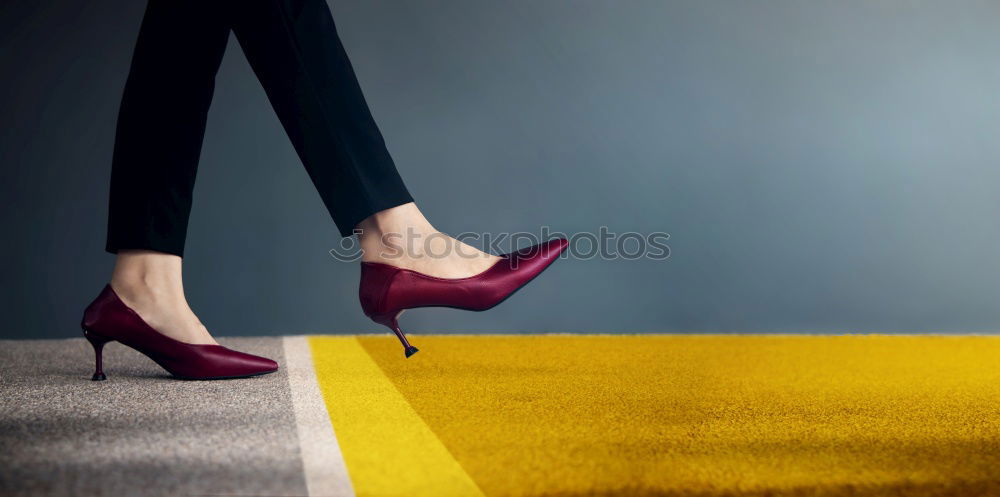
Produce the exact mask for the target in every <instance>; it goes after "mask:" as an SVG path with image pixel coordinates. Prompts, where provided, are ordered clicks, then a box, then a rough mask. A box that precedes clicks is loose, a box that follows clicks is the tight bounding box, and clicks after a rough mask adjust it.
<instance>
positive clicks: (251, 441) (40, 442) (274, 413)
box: [0, 338, 306, 496]
mask: <svg viewBox="0 0 1000 497" xmlns="http://www.w3.org/2000/svg"><path fill="white" fill-rule="evenodd" d="M220 342H221V343H222V344H223V345H226V346H230V347H232V348H235V349H238V350H243V351H246V352H249V353H253V354H259V355H263V356H266V357H270V358H273V359H275V360H276V361H278V362H279V363H282V364H283V353H282V342H281V339H279V338H254V339H250V338H230V339H221V340H220ZM104 361H105V362H104V364H105V366H104V371H105V373H107V375H108V380H107V381H103V382H92V381H90V375H91V373H92V372H93V352H92V350H91V348H90V345H89V344H87V343H86V342H85V341H84V340H83V339H82V338H80V339H69V340H34V341H0V398H2V404H0V495H4V496H8V495H10V496H19V495H32V496H48V495H59V496H62V495H66V496H70V495H72V496H79V495H94V496H97V495H114V496H132V495H137V496H139V495H156V496H164V495H259V496H263V495H282V496H287V495H304V494H305V493H306V488H305V481H304V478H303V472H302V462H301V459H300V456H299V447H298V438H297V434H296V428H295V420H294V414H293V411H292V405H291V400H290V392H289V386H288V378H287V376H286V374H285V371H284V370H283V369H282V370H279V371H278V372H276V373H273V374H269V375H265V376H260V377H256V378H250V379H241V380H220V381H178V380H174V379H171V378H170V377H169V376H167V374H166V372H165V371H163V370H162V369H160V367H159V366H157V365H156V364H155V363H153V362H152V361H150V360H149V359H147V358H146V357H145V356H142V355H140V354H139V353H137V352H135V351H133V350H132V349H129V348H127V347H125V346H123V345H121V344H118V343H111V344H108V346H107V347H105V352H104Z"/></svg>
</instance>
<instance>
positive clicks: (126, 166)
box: [107, 0, 412, 255]
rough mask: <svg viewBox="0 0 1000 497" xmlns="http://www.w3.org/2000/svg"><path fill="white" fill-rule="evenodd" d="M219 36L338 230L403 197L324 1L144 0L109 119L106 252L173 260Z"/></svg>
mask: <svg viewBox="0 0 1000 497" xmlns="http://www.w3.org/2000/svg"><path fill="white" fill-rule="evenodd" d="M230 30H232V31H233V32H235V33H236V37H237V39H238V40H239V42H240V46H242V47H243V51H244V52H245V53H246V57H247V60H249V61H250V65H251V66H252V67H253V70H254V72H255V73H256V75H257V78H258V79H259V80H260V82H261V84H262V85H263V86H264V90H265V91H266V92H267V96H268V99H269V100H270V101H271V105H272V106H273V107H274V110H275V112H277V114H278V117H279V119H280V120H281V123H282V125H283V126H284V128H285V131H286V132H287V133H288V136H289V137H290V138H291V140H292V144H293V145H294V146H295V150H296V151H297V152H298V154H299V157H300V158H301V160H302V162H303V163H304V164H305V166H306V169H307V170H308V172H309V176H310V177H311V178H312V181H313V184H315V186H316V188H317V189H318V190H319V193H320V196H321V197H322V199H323V202H324V203H325V204H326V206H327V209H329V211H330V214H331V215H332V216H333V220H334V222H336V224H337V227H338V228H339V229H340V233H341V234H342V235H344V236H349V235H350V234H351V231H352V229H353V228H354V227H355V225H357V224H358V222H360V221H361V220H363V219H364V218H366V217H368V216H369V215H371V214H373V213H375V212H378V211H381V210H384V209H388V208H390V207H394V206H397V205H400V204H404V203H407V202H410V201H412V197H410V194H409V193H408V192H407V190H406V186H405V185H404V184H403V181H402V179H401V178H400V177H399V173H398V172H397V171H396V167H395V165H394V164H393V161H392V158H391V157H390V156H389V152H388V151H387V150H386V148H385V143H384V141H383V140H382V134H381V133H380V132H379V130H378V127H377V126H376V124H375V121H374V120H373V119H372V116H371V113H370V112H369V110H368V104H367V103H366V102H365V99H364V96H363V95H362V93H361V88H360V87H359V86H358V81H357V78H356V77H355V75H354V70H353V68H352V67H351V63H350V61H349V60H348V58H347V54H346V53H345V52H344V47H343V46H342V45H341V43H340V39H339V37H338V36H337V31H336V28H335V27H334V24H333V17H332V16H331V15H330V10H329V7H328V6H327V4H326V2H325V0H150V1H149V5H148V6H147V8H146V14H145V17H144V19H143V21H142V28H141V30H140V32H139V40H138V42H137V44H136V47H135V54H134V55H133V58H132V68H131V71H130V72H129V76H128V82H127V83H126V85H125V93H124V96H123V97H122V104H121V110H120V112H119V116H118V129H117V135H116V139H115V150H114V159H113V164H112V173H111V205H110V212H109V216H108V240H107V250H108V251H109V252H113V253H114V252H117V251H118V250H120V249H150V250H156V251H160V252H167V253H171V254H176V255H183V251H184V240H185V236H186V232H187V224H188V215H189V214H190V211H191V195H192V191H193V189H194V181H195V173H196V172H197V168H198V156H199V154H200V151H201V143H202V138H203V136H204V132H205V118H206V115H207V113H208V107H209V105H210V103H211V101H212V92H213V89H214V87H215V73H216V71H217V70H218V68H219V63H220V62H221V61H222V55H223V53H224V52H225V49H226V44H227V42H228V39H229V31H230Z"/></svg>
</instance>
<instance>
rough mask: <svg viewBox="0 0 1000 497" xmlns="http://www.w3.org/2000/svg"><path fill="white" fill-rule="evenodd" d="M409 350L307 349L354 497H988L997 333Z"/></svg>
mask: <svg viewBox="0 0 1000 497" xmlns="http://www.w3.org/2000/svg"><path fill="white" fill-rule="evenodd" d="M413 342H414V344H415V345H417V346H418V347H420V350H421V352H420V353H418V354H417V355H415V356H413V357H412V358H410V359H403V353H402V348H401V347H400V346H399V343H398V342H396V340H395V338H393V337H391V336H386V337H376V336H362V337H357V338H338V337H313V338H311V339H310V343H311V345H312V350H313V356H314V360H315V363H316V370H317V377H318V381H319V383H320V387H321V389H322V391H323V394H324V398H325V401H326V404H327V407H328V409H329V411H330V416H331V420H332V421H333V425H334V430H335V432H336V435H337V438H338V440H339V441H340V445H341V450H342V451H343V454H344V460H345V462H346V465H347V469H348V472H349V473H350V476H351V479H352V482H353V484H354V488H355V492H356V493H357V495H358V496H379V495H418V493H415V492H411V490H413V489H423V492H422V493H424V494H436V495H449V494H450V495H459V494H466V495H476V493H477V492H482V494H483V495H486V496H488V497H499V496H543V495H544V496H576V495H609V496H610V495H638V496H645V495H684V496H688V495H690V496H695V495H697V496H714V495H731V496H743V495H747V496H750V495H752V496H758V495H760V496H763V495H770V496H784V495H918V496H919V495H1000V337H933V336H922V337H916V336H895V337H891V336H836V337H829V336H675V335H646V336H585V335H575V336H574V335H548V336H460V337H448V336H415V337H413ZM399 423H404V424H405V426H398V424H399ZM432 435H433V436H432ZM387 463H389V464H387ZM400 466H402V467H404V468H405V467H410V468H411V469H409V470H404V469H400ZM394 468H395V469H394ZM413 468H416V469H413ZM400 475H402V476H400ZM400 488H402V489H403V490H399V489H400ZM435 490H439V491H437V492H435Z"/></svg>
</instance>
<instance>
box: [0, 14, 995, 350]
mask: <svg viewBox="0 0 1000 497" xmlns="http://www.w3.org/2000/svg"><path fill="white" fill-rule="evenodd" d="M332 5H333V9H334V16H335V18H336V20H337V23H338V27H339V29H340V33H341V36H342V38H343V40H344V43H345V45H346V46H347V49H348V51H349V53H350V54H351V56H352V58H353V60H354V63H355V66H356V69H357V72H358V74H359V77H360V79H361V82H362V86H363V87H364V89H365V92H366V94H367V95H368V98H369V103H370V105H371V107H372V109H373V112H374V114H375V117H376V119H377V120H378V122H379V123H380V125H381V127H382V130H383V133H384V135H385V137H386V140H387V143H388V145H389V148H390V150H391V152H392V154H393V156H394V157H395V158H396V161H397V163H398V166H399V168H400V170H401V172H402V174H403V176H404V178H405V179H406V181H407V182H408V184H409V185H410V188H411V190H412V192H413V193H414V195H415V196H416V197H417V198H418V199H419V204H420V205H421V207H422V208H423V209H424V210H425V212H426V213H427V214H428V216H429V218H430V219H431V220H432V222H434V223H435V224H436V225H437V226H438V227H439V228H441V229H444V230H446V231H450V232H461V231H488V232H492V233H499V232H504V231H525V230H529V231H530V230H537V229H538V227H539V226H541V225H548V226H552V227H553V228H554V229H559V230H563V231H567V232H578V231H588V232H595V231H596V230H597V229H598V227H600V226H602V225H603V226H608V227H609V229H611V230H612V231H615V232H624V231H639V232H650V231H666V232H669V233H670V234H671V239H670V242H669V243H670V247H671V249H672V257H671V258H670V259H669V260H667V261H649V260H639V261H624V260H610V261H606V260H598V259H591V260H567V261H562V262H560V263H558V264H557V265H556V266H554V267H553V268H552V269H551V271H550V272H549V273H547V274H545V275H544V277H542V278H540V279H538V280H536V281H535V282H534V283H533V284H532V285H530V286H529V287H527V288H526V289H525V290H524V291H522V292H520V293H518V294H517V296H515V297H514V298H512V299H511V300H509V301H507V302H506V303H504V305H502V306H500V307H498V308H496V309H494V310H492V311H490V312H487V313H484V314H475V313H463V312H460V311H450V310H423V311H418V312H413V313H409V314H407V315H406V316H405V317H404V319H403V321H404V326H406V327H408V328H409V329H410V330H413V331H418V332H652V331H659V332H991V331H996V330H997V329H1000V305H997V304H998V298H997V297H998V290H997V281H998V277H1000V263H998V259H997V256H996V254H997V247H998V245H1000V228H998V214H1000V200H998V197H997V195H996V192H997V188H998V186H1000V170H998V164H1000V98H998V97H997V95H998V92H1000V30H998V29H997V24H996V21H997V19H1000V2H996V1H995V0H982V1H965V0H963V1H955V2H942V1H937V0H934V1H909V0H907V1H902V0H880V1H876V2H872V1H867V0H850V1H836V2H832V1H831V2H803V1H800V0H783V1H763V0H755V1H742V0H740V1H737V0H733V1H726V2H723V1H706V0H690V1H668V0H653V1H638V0H628V1H612V0H604V1H593V0H573V1H570V0H545V1H528V0H518V1H516V2H496V1H487V0H475V1H473V0H453V1H430V0H427V1H419V2H418V1H400V0H391V1H390V0H381V1H372V0H336V1H334V2H333V4H332ZM142 10H143V3H142V2H138V1H135V0H94V1H90V2H78V1H55V2H35V1H23V0H15V1H11V0H7V1H6V2H4V3H3V6H2V7H0V13H2V14H0V40H2V42H0V64H2V65H0V74H2V76H0V106H2V107H0V114H2V115H3V116H4V126H3V128H2V131H0V133H2V135H0V147H2V149H0V151H2V162H3V171H4V181H3V186H2V188H3V198H4V201H5V205H4V209H3V217H4V226H5V229H4V232H5V235H6V236H5V238H4V243H3V245H2V250H3V252H2V256H3V259H2V260H3V262H4V264H5V265H6V266H7V268H6V269H5V270H4V280H3V285H2V291H3V295H2V302H3V316H4V317H5V318H6V323H5V326H3V328H2V330H3V331H2V332H0V336H3V337H62V336H75V335H76V334H77V333H78V329H77V328H76V325H77V322H78V320H79V315H80V312H81V310H82V308H83V306H84V305H85V304H86V303H87V302H88V301H89V300H90V299H91V298H93V296H94V295H95V294H96V293H97V292H98V290H99V289H100V287H101V285H102V284H103V283H104V282H105V281H106V279H107V278H108V276H109V271H110V269H111V267H112V263H113V258H112V256H110V255H107V254H105V253H103V251H102V250H103V242H104V222H105V217H106V215H107V205H106V202H107V194H108V184H107V183H108V176H109V172H110V166H109V162H110V157H111V148H112V144H113V138H114V134H113V133H114V124H115V117H116V112H117V108H118V100H119V97H120V93H121V90H122V86H123V84H124V82H125V77H126V73H127V69H128V64H129V58H130V53H131V49H132V44H133V43H134V40H135V37H136V33H137V31H138V27H139V21H140V18H141V15H142ZM337 243H339V238H338V236H337V235H336V231H335V228H334V226H333V224H332V222H331V221H330V220H329V219H328V217H327V214H326V212H325V211H324V209H323V207H322V204H321V202H320V199H319V196H318V195H317V194H316V192H315V191H314V190H313V188H312V185H311V183H310V182H309V179H308V177H307V176H306V173H305V171H304V170H303V168H302V167H301V165H300V164H299V162H298V160H297V158H296V156H295V154H294V152H293V150H292V148H291V146H290V145H289V143H288V140H287V139H286V138H285V136H284V134H283V132H282V130H281V127H280V126H279V124H278V121H277V119H276V118H275V117H274V115H273V113H272V111H271V109H270V107H269V104H268V103H267V100H266V98H265V96H264V93H263V91H262V90H261V88H260V87H259V85H258V83H257V82H256V80H255V79H254V77H253V74H252V73H251V71H250V70H249V68H248V67H247V63H246V61H245V59H244V57H243V55H242V53H241V52H240V50H239V47H238V46H237V45H236V44H235V41H234V40H233V44H232V45H231V46H230V51H229V53H228V54H227V56H226V59H225V62H224V63H223V67H222V70H221V73H220V75H219V79H218V87H217V92H216V99H215V102H214V106H213V108H212V112H211V116H210V119H209V127H208V133H207V137H206V143H205V148H204V153H203V156H202V168H201V171H200V173H199V183H198V186H197V190H196V200H195V205H194V215H193V218H192V222H191V227H190V235H189V245H188V252H187V258H186V261H185V266H186V276H185V277H186V285H187V290H188V296H189V299H190V301H191V303H192V306H193V307H194V308H195V311H196V312H198V313H199V315H200V316H201V318H202V320H203V321H204V322H205V323H206V324H207V325H208V326H209V327H210V329H211V330H213V331H214V332H215V333H216V334H220V335H259V334H280V333H320V332H323V333H326V332H329V333H357V332H373V331H382V330H380V329H379V327H378V326H376V325H374V324H372V323H370V322H368V321H367V320H366V319H365V318H364V316H363V315H362V314H361V312H360V310H359V307H358V304H357V297H356V288H357V275H358V269H357V266H356V265H354V264H348V263H341V262H335V261H334V260H332V259H331V257H330V256H329V255H328V254H327V250H328V249H330V248H332V247H334V246H335V245H336V244H337Z"/></svg>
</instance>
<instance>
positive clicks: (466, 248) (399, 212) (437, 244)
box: [358, 202, 500, 278]
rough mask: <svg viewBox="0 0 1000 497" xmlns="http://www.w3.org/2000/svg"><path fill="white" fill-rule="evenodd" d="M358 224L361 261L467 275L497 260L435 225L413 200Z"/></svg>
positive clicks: (450, 275) (435, 273) (448, 275)
mask: <svg viewBox="0 0 1000 497" xmlns="http://www.w3.org/2000/svg"><path fill="white" fill-rule="evenodd" d="M358 228H359V229H361V234H359V235H358V238H359V240H360V242H361V249H362V250H363V251H364V255H363V256H362V257H361V260H363V261H364V262H380V263H383V264H389V265H391V266H395V267H400V268H403V269H410V270H413V271H417V272H419V273H423V274H426V275H429V276H435V277H438V278H467V277H469V276H475V275H477V274H479V273H482V272H483V271H485V270H487V269H489V268H490V267H491V266H493V265H494V264H496V262H497V261H498V260H500V258H499V257H497V256H495V255H490V254H487V253H486V252H483V251H481V250H479V249H476V248H475V247H472V246H471V245H467V244H465V243H462V242H461V241H459V240H456V239H454V238H452V237H450V236H448V235H445V234H444V233H441V232H440V231H438V230H436V229H434V227H433V226H431V223H430V222H428V221H427V219H426V218H424V215H423V214H422V213H421V212H420V209H417V206H416V204H414V203H412V202H411V203H408V204H403V205H400V206H398V207H393V208H391V209H386V210H384V211H381V212H377V213H375V214H373V215H372V216H369V217H368V218H367V219H365V220H364V221H362V222H361V223H359V224H358Z"/></svg>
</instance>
